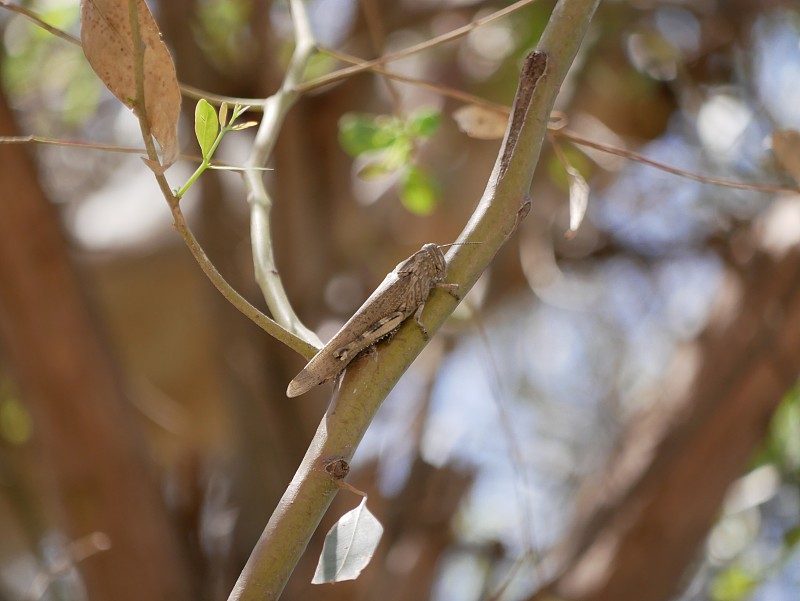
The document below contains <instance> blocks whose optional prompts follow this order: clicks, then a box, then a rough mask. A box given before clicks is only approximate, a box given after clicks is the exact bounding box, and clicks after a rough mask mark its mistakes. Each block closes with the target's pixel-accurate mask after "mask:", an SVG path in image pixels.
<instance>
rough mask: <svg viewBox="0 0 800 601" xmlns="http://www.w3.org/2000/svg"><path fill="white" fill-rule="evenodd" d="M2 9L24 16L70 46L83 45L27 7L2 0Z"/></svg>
mask: <svg viewBox="0 0 800 601" xmlns="http://www.w3.org/2000/svg"><path fill="white" fill-rule="evenodd" d="M0 8H5V9H6V10H8V11H11V12H13V13H17V14H19V15H22V16H23V17H25V18H26V19H29V20H30V21H33V22H34V23H35V24H36V25H38V26H39V27H41V28H42V29H44V30H45V31H49V32H50V33H52V34H53V35H54V36H56V37H58V38H61V39H62V40H65V41H67V42H69V43H70V44H75V45H76V46H80V45H81V41H80V40H79V39H78V38H76V37H75V36H74V35H72V34H70V33H67V32H66V31H64V30H63V29H59V28H58V27H53V26H52V25H49V24H47V23H45V22H44V21H43V20H42V19H41V18H40V17H39V16H38V15H37V14H36V13H34V12H33V11H32V10H29V9H27V8H25V7H22V6H18V5H16V4H11V3H9V2H8V1H7V0H0Z"/></svg>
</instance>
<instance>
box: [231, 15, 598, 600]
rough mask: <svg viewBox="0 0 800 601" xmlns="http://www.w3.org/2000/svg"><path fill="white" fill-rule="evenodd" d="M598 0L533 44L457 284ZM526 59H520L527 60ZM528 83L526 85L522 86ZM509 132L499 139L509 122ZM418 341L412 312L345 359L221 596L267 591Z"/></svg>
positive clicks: (318, 515)
mask: <svg viewBox="0 0 800 601" xmlns="http://www.w3.org/2000/svg"><path fill="white" fill-rule="evenodd" d="M598 3H599V0H560V1H559V2H558V4H557V5H556V7H555V9H554V12H553V14H552V16H551V18H550V22H549V23H548V25H547V28H546V30H545V32H544V34H543V36H542V39H541V40H540V43H539V45H538V47H537V50H539V51H540V52H543V53H545V54H546V55H547V71H546V73H545V74H544V75H543V76H542V77H540V78H538V80H536V81H533V82H531V81H530V78H528V79H527V80H526V79H525V78H523V79H522V80H521V85H520V88H519V90H518V92H517V98H516V100H515V107H514V110H513V111H512V115H522V116H523V118H522V121H520V119H519V118H516V119H514V118H512V120H511V121H510V122H509V130H507V132H506V139H505V140H504V141H503V145H502V147H501V149H500V153H499V155H498V159H497V162H496V164H495V167H494V170H493V171H492V174H491V177H490V179H489V182H488V184H487V186H486V191H485V192H484V194H483V197H482V198H481V200H480V201H479V203H478V206H477V207H476V209H475V212H474V214H473V216H472V218H471V219H470V221H469V223H468V224H467V225H466V227H465V229H464V231H463V233H462V235H461V236H460V238H459V240H460V241H468V240H469V241H480V242H482V244H476V245H468V246H456V247H453V249H452V250H451V251H450V253H449V255H448V256H449V258H450V261H449V268H448V273H449V277H448V281H452V282H455V283H457V284H459V285H460V286H461V290H462V291H464V292H466V291H468V290H469V289H470V288H471V287H472V285H473V284H474V283H475V281H477V279H478V277H480V275H481V274H482V273H483V271H484V270H485V269H486V268H487V267H488V265H489V263H490V262H491V261H492V259H493V258H494V256H495V254H496V253H497V251H498V250H499V249H500V247H501V246H502V245H503V244H504V243H505V241H506V239H507V238H508V236H509V235H510V234H511V233H512V232H513V231H514V229H515V228H516V226H517V224H518V221H519V220H520V219H521V218H523V217H524V216H525V214H526V212H527V208H529V205H528V204H527V203H528V189H529V188H530V184H531V180H532V178H533V172H534V169H535V168H536V164H537V162H538V159H539V153H540V150H541V147H542V143H543V140H544V137H545V133H546V131H547V121H548V118H549V115H550V111H551V110H552V107H553V103H554V102H555V98H556V95H557V94H558V90H559V88H560V86H561V83H562V82H563V80H564V77H565V75H566V72H567V70H568V68H569V66H570V65H571V64H572V61H573V60H574V58H575V55H576V53H577V52H578V48H579V47H580V44H581V41H582V40H583V37H584V35H585V33H586V29H587V28H588V26H589V21H590V20H591V17H592V15H593V14H594V11H595V8H596V7H597V4H598ZM530 64H531V63H530V61H529V62H528V63H526V65H527V66H528V67H530ZM531 85H532V86H533V87H532V89H531ZM521 98H523V99H524V100H525V106H519V101H520V99H521ZM510 130H515V135H513V136H511V140H509V131H510ZM455 306H456V301H455V299H453V298H452V297H451V296H450V295H449V294H446V293H444V292H440V291H434V292H433V293H432V295H431V298H430V299H429V301H428V303H427V306H426V311H425V313H424V315H423V321H424V323H425V325H426V327H427V328H428V330H429V331H430V332H431V333H433V332H434V331H435V330H437V329H438V328H439V327H440V326H441V324H442V323H443V322H444V320H445V319H446V318H447V317H448V316H449V315H450V314H451V313H452V311H453V310H454V309H455ZM424 346H425V340H424V338H423V336H422V333H421V332H420V330H419V328H418V327H417V326H416V324H414V323H413V320H408V322H406V323H405V324H404V325H403V326H402V327H401V328H400V330H399V331H398V333H397V334H396V335H395V337H394V338H393V339H392V341H391V343H390V344H385V345H379V346H378V347H377V352H376V353H374V354H372V355H370V356H369V357H366V358H363V359H361V360H357V361H354V362H353V363H352V364H351V365H350V366H349V367H348V368H347V372H346V373H345V375H344V378H343V379H342V381H341V383H340V385H339V387H338V389H337V390H336V392H335V394H334V399H333V401H332V403H331V405H330V407H329V408H328V411H327V412H326V413H325V416H324V417H323V419H322V422H321V423H320V425H319V427H318V429H317V433H316V435H315V436H314V439H313V441H312V443H311V445H310V447H309V450H308V452H307V453H306V456H305V457H304V459H303V462H302V463H301V465H300V467H299V469H298V471H297V473H296V474H295V476H294V478H293V480H292V482H291V484H290V485H289V488H288V489H287V491H286V493H285V494H284V496H283V498H282V499H281V501H280V503H279V504H278V507H277V508H276V509H275V512H274V513H273V515H272V517H271V518H270V520H269V523H268V524H267V526H266V528H265V530H264V532H263V533H262V535H261V538H260V539H259V541H258V544H257V545H256V547H255V549H254V550H253V553H252V555H251V556H250V559H249V561H248V562H247V565H246V567H245V569H244V571H243V572H242V575H241V576H240V577H239V580H238V582H237V583H236V586H235V588H234V590H233V592H232V593H231V596H230V598H229V601H263V600H274V599H277V598H278V597H279V596H280V594H281V591H282V590H283V588H284V586H285V585H286V582H287V580H288V579H289V576H290V575H291V573H292V570H293V569H294V567H295V565H296V564H297V562H298V561H299V559H300V557H301V555H302V553H303V551H304V550H305V548H306V545H307V544H308V541H309V540H310V538H311V536H312V534H313V533H314V531H315V530H316V528H317V525H318V524H319V521H320V520H321V519H322V516H323V515H324V513H325V511H326V510H327V508H328V506H329V505H330V503H331V501H332V500H333V498H334V496H335V494H336V491H337V490H338V488H337V486H336V484H335V482H334V481H333V479H332V478H331V476H330V475H329V474H328V473H327V472H326V471H325V469H324V466H325V465H326V464H327V463H329V462H330V461H331V460H332V459H338V458H342V459H344V460H346V461H349V460H350V458H351V457H352V456H353V453H354V452H355V449H356V447H357V446H358V444H359V442H360V441H361V438H362V437H363V435H364V433H365V432H366V430H367V427H368V426H369V424H370V423H371V421H372V419H373V417H374V416H375V413H376V412H377V410H378V407H380V404H381V403H382V402H383V400H384V398H386V395H387V394H388V393H389V391H390V390H391V389H392V388H393V387H394V385H395V383H396V382H397V380H399V379H400V376H401V375H402V374H403V373H404V372H405V371H406V370H407V369H408V367H409V366H410V365H411V363H412V361H413V360H414V359H415V358H416V356H417V355H418V354H419V353H420V351H421V350H422V348H423V347H424Z"/></svg>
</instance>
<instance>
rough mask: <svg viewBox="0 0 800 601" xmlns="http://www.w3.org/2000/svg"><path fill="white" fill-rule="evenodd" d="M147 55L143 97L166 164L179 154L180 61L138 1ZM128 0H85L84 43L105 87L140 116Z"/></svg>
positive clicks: (87, 56)
mask: <svg viewBox="0 0 800 601" xmlns="http://www.w3.org/2000/svg"><path fill="white" fill-rule="evenodd" d="M136 8H137V14H138V18H139V35H140V38H141V43H142V48H143V55H144V65H143V73H144V97H145V103H144V106H145V109H146V113H147V118H148V120H149V123H150V130H151V131H152V133H153V137H154V138H155V139H156V141H157V142H158V143H159V145H160V146H161V150H162V152H163V161H164V164H165V165H171V164H172V163H173V162H175V159H176V158H177V157H178V150H179V149H178V117H179V114H180V107H181V92H180V88H179V87H178V79H177V77H176V75H175V65H174V64H173V62H172V57H171V56H170V54H169V51H168V50H167V47H166V45H165V44H164V42H163V41H162V40H161V33H160V32H159V30H158V26H157V25H156V22H155V19H153V15H152V14H151V13H150V10H149V9H148V8H147V5H146V4H145V2H144V0H136ZM129 17H130V13H129V10H128V0H83V1H82V2H81V42H82V44H83V52H84V54H85V55H86V58H87V60H88V61H89V64H90V65H91V67H92V69H94V72H95V73H97V75H98V77H100V79H101V80H102V81H103V83H104V84H105V85H106V87H107V88H108V89H109V90H110V91H111V93H112V94H114V96H116V97H117V98H118V99H119V100H120V101H121V102H123V103H124V104H125V105H126V106H128V107H130V108H131V109H133V112H134V113H136V115H137V116H138V117H140V118H141V116H142V114H141V111H140V110H139V109H138V108H137V103H136V65H135V57H136V54H135V52H134V44H133V33H132V28H131V23H130V18H129Z"/></svg>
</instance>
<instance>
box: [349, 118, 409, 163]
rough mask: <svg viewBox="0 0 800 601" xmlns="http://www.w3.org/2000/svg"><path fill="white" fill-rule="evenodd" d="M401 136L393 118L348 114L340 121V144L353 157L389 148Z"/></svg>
mask: <svg viewBox="0 0 800 601" xmlns="http://www.w3.org/2000/svg"><path fill="white" fill-rule="evenodd" d="M399 134H400V130H399V127H398V124H397V121H396V120H395V119H394V118H392V117H386V116H384V115H366V114H361V113H347V114H345V115H343V116H342V118H341V119H339V144H341V146H342V148H343V149H344V151H345V152H346V153H347V154H349V155H350V156H353V157H357V156H359V155H361V154H364V153H365V152H374V151H376V150H382V149H384V148H388V147H389V146H391V145H392V144H393V143H394V142H395V140H397V137H398V135H399Z"/></svg>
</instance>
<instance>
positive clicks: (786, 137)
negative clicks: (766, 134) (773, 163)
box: [772, 129, 800, 183]
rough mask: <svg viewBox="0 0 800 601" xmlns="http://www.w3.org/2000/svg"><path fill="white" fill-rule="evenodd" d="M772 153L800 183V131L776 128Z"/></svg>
mask: <svg viewBox="0 0 800 601" xmlns="http://www.w3.org/2000/svg"><path fill="white" fill-rule="evenodd" d="M772 153H773V154H774V155H775V158H776V159H777V160H778V163H780V165H781V167H783V168H784V169H786V171H787V172H788V173H789V175H791V176H792V177H793V178H794V180H795V181H796V182H797V183H800V131H797V130H795V129H776V130H775V131H774V132H772Z"/></svg>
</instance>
